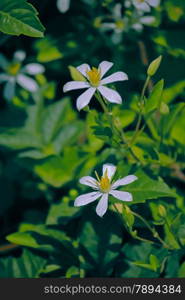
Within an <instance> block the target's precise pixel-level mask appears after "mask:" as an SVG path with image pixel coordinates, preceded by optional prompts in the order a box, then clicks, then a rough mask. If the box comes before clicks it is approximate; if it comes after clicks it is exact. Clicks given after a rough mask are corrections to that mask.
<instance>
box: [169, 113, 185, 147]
mask: <svg viewBox="0 0 185 300" xmlns="http://www.w3.org/2000/svg"><path fill="white" fill-rule="evenodd" d="M184 116H185V107H183V109H182V110H181V112H180V113H179V114H178V118H176V120H175V122H174V124H173V127H172V130H171V138H173V139H174V140H176V141H177V142H179V143H180V144H182V145H185V134H184V132H185V118H184Z"/></svg>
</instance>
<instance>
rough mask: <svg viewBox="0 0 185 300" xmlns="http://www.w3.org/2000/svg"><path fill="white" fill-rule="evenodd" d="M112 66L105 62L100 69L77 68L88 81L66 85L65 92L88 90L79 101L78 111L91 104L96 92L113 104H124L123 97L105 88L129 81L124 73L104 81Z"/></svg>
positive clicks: (81, 66)
mask: <svg viewBox="0 0 185 300" xmlns="http://www.w3.org/2000/svg"><path fill="white" fill-rule="evenodd" d="M112 66H113V63H112V62H109V61H103V62H101V63H100V64H99V66H98V68H94V67H92V69H91V68H90V66H89V65H88V64H82V65H80V66H79V67H77V69H78V71H79V72H80V73H81V74H82V75H83V76H84V77H85V78H86V81H69V82H67V83H66V84H65V85H64V87H63V91H64V92H68V91H71V90H77V89H84V88H87V91H85V92H84V93H83V94H82V95H81V96H79V97H78V99H77V109H78V110H81V109H82V108H84V107H85V106H87V105H88V104H89V102H90V100H91V98H92V96H93V95H94V94H95V92H96V91H99V92H100V94H101V95H102V96H103V97H105V98H106V99H107V101H109V102H111V103H117V104H121V103H122V99H121V96H120V95H119V94H118V93H117V92H116V91H114V90H113V89H110V88H108V87H105V86H104V85H105V84H108V83H112V82H116V81H124V80H128V76H127V74H125V73H124V72H116V73H113V74H112V75H110V76H108V77H106V78H104V79H102V78H103V76H104V75H105V73H107V72H108V70H109V69H110V68H111V67H112Z"/></svg>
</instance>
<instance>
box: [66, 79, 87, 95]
mask: <svg viewBox="0 0 185 300" xmlns="http://www.w3.org/2000/svg"><path fill="white" fill-rule="evenodd" d="M89 86H90V85H89V83H88V82H84V81H69V82H67V83H66V84H65V85H64V87H63V92H64V93H66V92H68V91H72V90H78V89H85V88H88V87H89Z"/></svg>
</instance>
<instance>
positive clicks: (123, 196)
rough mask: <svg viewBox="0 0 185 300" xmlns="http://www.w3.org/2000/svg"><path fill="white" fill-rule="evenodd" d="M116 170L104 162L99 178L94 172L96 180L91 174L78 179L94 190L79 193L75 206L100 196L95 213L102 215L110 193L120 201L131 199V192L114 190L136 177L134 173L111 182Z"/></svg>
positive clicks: (105, 209)
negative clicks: (82, 193)
mask: <svg viewBox="0 0 185 300" xmlns="http://www.w3.org/2000/svg"><path fill="white" fill-rule="evenodd" d="M115 172H116V167H115V166H114V165H112V164H104V165H103V172H102V173H103V175H102V177H101V178H99V176H98V174H97V173H96V176H97V180H96V179H94V178H93V177H91V176H85V177H82V178H81V179H80V181H79V182H80V183H81V184H84V185H88V186H90V187H91V188H93V189H94V190H95V191H94V192H91V193H87V194H84V195H81V196H79V197H77V198H76V199H75V203H74V205H75V206H83V205H86V204H89V203H91V202H93V201H95V200H97V199H98V198H100V197H101V199H100V201H99V202H98V205H97V207H96V213H97V215H99V216H100V217H102V216H103V215H104V214H105V213H106V211H107V208H108V196H109V195H112V196H113V197H115V198H117V199H119V200H122V201H132V200H133V198H132V194H130V193H128V192H123V191H118V190H116V189H117V188H118V187H119V186H121V185H126V184H129V183H131V182H133V181H135V180H137V179H138V178H137V177H136V176H135V175H128V176H126V177H123V178H121V179H118V180H116V181H115V182H113V183H111V181H112V178H113V176H114V174H115Z"/></svg>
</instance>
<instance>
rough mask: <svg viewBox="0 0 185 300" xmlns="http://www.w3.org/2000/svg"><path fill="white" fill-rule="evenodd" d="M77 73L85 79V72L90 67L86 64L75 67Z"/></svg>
mask: <svg viewBox="0 0 185 300" xmlns="http://www.w3.org/2000/svg"><path fill="white" fill-rule="evenodd" d="M77 69H78V71H79V72H80V73H81V74H82V75H83V76H85V77H87V71H89V70H90V66H89V65H88V64H82V65H80V66H78V67H77Z"/></svg>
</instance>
